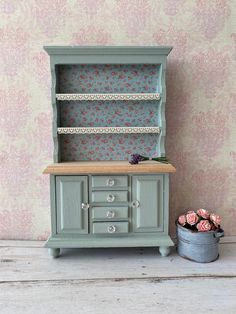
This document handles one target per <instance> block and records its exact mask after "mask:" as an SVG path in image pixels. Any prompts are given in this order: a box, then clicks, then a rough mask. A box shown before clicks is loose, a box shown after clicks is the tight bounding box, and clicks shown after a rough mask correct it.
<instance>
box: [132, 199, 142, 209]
mask: <svg viewBox="0 0 236 314" xmlns="http://www.w3.org/2000/svg"><path fill="white" fill-rule="evenodd" d="M139 206H140V203H139V201H138V200H135V201H133V202H132V207H133V208H138V207H139Z"/></svg>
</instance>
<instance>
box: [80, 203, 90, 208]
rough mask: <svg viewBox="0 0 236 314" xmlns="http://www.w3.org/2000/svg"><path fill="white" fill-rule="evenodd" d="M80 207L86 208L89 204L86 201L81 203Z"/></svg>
mask: <svg viewBox="0 0 236 314" xmlns="http://www.w3.org/2000/svg"><path fill="white" fill-rule="evenodd" d="M81 207H82V209H85V210H87V209H89V204H88V203H82V204H81Z"/></svg>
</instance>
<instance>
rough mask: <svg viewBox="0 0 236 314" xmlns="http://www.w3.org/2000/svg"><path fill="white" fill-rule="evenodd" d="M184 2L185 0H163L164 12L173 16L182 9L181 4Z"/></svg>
mask: <svg viewBox="0 0 236 314" xmlns="http://www.w3.org/2000/svg"><path fill="white" fill-rule="evenodd" d="M185 2H186V0H178V1H176V0H165V1H164V2H163V5H164V8H163V9H164V12H165V13H166V14H167V15H170V16H174V15H176V14H178V13H180V12H181V11H183V5H184V3H185Z"/></svg>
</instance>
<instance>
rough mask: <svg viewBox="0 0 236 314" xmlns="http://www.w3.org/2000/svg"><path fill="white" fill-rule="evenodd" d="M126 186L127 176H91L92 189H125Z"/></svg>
mask: <svg viewBox="0 0 236 314" xmlns="http://www.w3.org/2000/svg"><path fill="white" fill-rule="evenodd" d="M127 186H128V177H127V176H92V187H93V188H111V187H114V188H123V187H124V188H126V187H127Z"/></svg>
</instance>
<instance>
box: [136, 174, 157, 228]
mask: <svg viewBox="0 0 236 314" xmlns="http://www.w3.org/2000/svg"><path fill="white" fill-rule="evenodd" d="M135 201H137V202H135ZM132 202H134V204H133V205H135V206H134V207H133V215H132V217H133V232H160V231H163V175H153V176H152V175H143V176H133V177H132Z"/></svg>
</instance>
